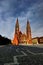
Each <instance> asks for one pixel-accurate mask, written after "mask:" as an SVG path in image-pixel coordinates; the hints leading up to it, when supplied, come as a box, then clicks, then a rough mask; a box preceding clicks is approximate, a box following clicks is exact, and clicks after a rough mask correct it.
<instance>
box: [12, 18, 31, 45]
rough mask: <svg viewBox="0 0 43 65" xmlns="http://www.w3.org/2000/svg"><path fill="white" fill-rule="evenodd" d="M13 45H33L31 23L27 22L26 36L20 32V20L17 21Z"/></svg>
mask: <svg viewBox="0 0 43 65" xmlns="http://www.w3.org/2000/svg"><path fill="white" fill-rule="evenodd" d="M12 44H13V45H19V44H32V36H31V27H30V23H29V21H27V24H26V34H24V33H22V32H21V31H20V28H19V21H18V19H17V20H16V24H15V34H14V38H13V40H12Z"/></svg>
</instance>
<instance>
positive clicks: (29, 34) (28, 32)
mask: <svg viewBox="0 0 43 65" xmlns="http://www.w3.org/2000/svg"><path fill="white" fill-rule="evenodd" d="M26 35H27V39H28V40H31V27H30V22H29V21H28V20H27V26H26ZM29 43H30V42H29Z"/></svg>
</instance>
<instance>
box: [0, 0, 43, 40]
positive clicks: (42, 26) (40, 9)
mask: <svg viewBox="0 0 43 65" xmlns="http://www.w3.org/2000/svg"><path fill="white" fill-rule="evenodd" d="M17 18H18V20H19V25H20V30H21V31H22V33H26V23H27V20H29V22H30V26H31V32H32V37H40V36H43V0H0V35H2V36H5V37H8V38H9V39H13V36H14V32H15V23H16V19H17Z"/></svg>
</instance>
